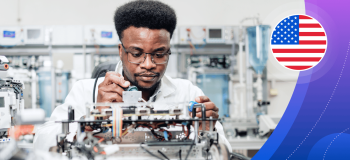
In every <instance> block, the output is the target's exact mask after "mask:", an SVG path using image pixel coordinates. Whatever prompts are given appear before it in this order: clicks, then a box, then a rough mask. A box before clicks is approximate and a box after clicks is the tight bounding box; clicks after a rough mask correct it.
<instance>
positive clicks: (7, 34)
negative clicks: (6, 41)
mask: <svg viewBox="0 0 350 160" xmlns="http://www.w3.org/2000/svg"><path fill="white" fill-rule="evenodd" d="M3 37H4V38H15V37H16V32H15V31H4V34H3Z"/></svg>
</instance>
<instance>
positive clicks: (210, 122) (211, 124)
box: [209, 116, 213, 132]
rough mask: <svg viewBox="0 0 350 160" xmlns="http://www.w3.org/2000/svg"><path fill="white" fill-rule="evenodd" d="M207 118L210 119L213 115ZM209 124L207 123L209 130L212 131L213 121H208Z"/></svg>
mask: <svg viewBox="0 0 350 160" xmlns="http://www.w3.org/2000/svg"><path fill="white" fill-rule="evenodd" d="M209 119H210V120H212V119H213V117H212V116H210V117H209ZM209 124H210V125H209V131H210V132H212V131H213V121H209Z"/></svg>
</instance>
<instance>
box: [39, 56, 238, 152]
mask: <svg viewBox="0 0 350 160" xmlns="http://www.w3.org/2000/svg"><path fill="white" fill-rule="evenodd" d="M116 72H118V73H120V74H121V73H122V64H121V62H119V63H118V65H117V66H116ZM103 80H104V78H99V79H98V81H97V85H96V91H95V98H96V97H97V93H98V84H100V83H101V82H103ZM94 81H95V80H94V79H86V80H80V81H78V82H76V83H75V84H74V86H73V88H72V89H71V91H70V92H69V94H68V96H67V97H66V100H65V102H64V104H62V105H60V106H57V107H56V108H55V110H54V111H53V112H52V115H51V117H50V120H49V121H48V122H46V123H45V124H43V125H40V126H36V127H35V129H34V132H35V137H34V148H35V149H40V150H45V151H48V149H49V148H50V147H52V146H56V135H57V134H59V133H61V132H62V127H61V123H55V121H60V120H66V119H68V106H72V107H73V108H74V110H75V111H74V112H75V119H76V120H77V119H80V118H81V117H82V116H84V115H85V111H86V110H85V106H86V104H92V93H93V86H94ZM157 93H158V94H157V96H156V100H155V102H160V103H162V102H163V103H169V102H186V101H187V102H189V101H194V99H195V98H196V97H198V96H202V95H204V94H203V92H202V90H201V89H199V88H198V87H196V86H194V85H193V84H192V83H191V82H190V81H188V80H184V79H173V78H171V77H168V76H166V75H164V76H163V78H162V80H161V86H160V88H159V89H158V92H157ZM215 128H216V130H217V131H218V133H219V136H220V137H219V141H220V142H219V143H225V144H226V146H227V148H228V149H229V151H230V152H231V151H232V149H231V145H230V143H229V142H228V141H227V139H226V138H225V134H224V130H223V127H222V125H221V123H220V122H216V125H215ZM76 130H77V124H73V123H72V124H70V126H69V132H70V134H69V135H68V136H67V138H68V140H72V139H73V137H74V135H75V133H76ZM192 131H193V130H192ZM192 135H193V134H192ZM190 137H193V136H190Z"/></svg>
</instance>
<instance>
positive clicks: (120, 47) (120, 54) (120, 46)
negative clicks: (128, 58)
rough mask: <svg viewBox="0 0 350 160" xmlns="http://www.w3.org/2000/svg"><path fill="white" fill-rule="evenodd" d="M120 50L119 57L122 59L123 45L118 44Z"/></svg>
mask: <svg viewBox="0 0 350 160" xmlns="http://www.w3.org/2000/svg"><path fill="white" fill-rule="evenodd" d="M118 50H119V57H120V59H122V55H123V48H122V44H118Z"/></svg>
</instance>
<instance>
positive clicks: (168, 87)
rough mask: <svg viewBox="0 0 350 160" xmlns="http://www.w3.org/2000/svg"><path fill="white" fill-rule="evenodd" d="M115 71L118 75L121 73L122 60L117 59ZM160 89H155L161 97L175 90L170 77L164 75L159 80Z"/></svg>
mask: <svg viewBox="0 0 350 160" xmlns="http://www.w3.org/2000/svg"><path fill="white" fill-rule="evenodd" d="M115 72H117V73H119V74H120V75H123V64H122V61H119V62H118V64H117V66H116V68H115ZM160 83H161V84H160V89H159V90H158V91H156V94H155V95H157V96H158V93H161V94H160V95H161V96H162V97H167V96H169V95H170V94H172V93H173V92H175V90H176V87H175V85H174V83H173V82H172V78H171V77H169V76H167V75H164V76H163V78H162V79H161V81H160Z"/></svg>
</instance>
